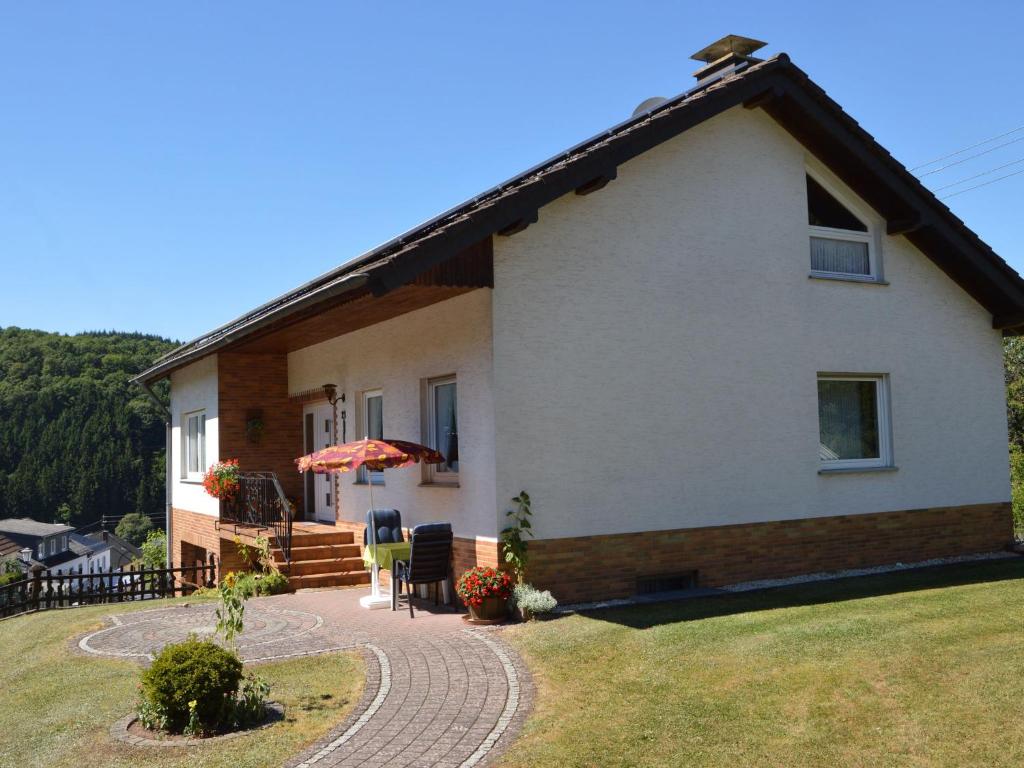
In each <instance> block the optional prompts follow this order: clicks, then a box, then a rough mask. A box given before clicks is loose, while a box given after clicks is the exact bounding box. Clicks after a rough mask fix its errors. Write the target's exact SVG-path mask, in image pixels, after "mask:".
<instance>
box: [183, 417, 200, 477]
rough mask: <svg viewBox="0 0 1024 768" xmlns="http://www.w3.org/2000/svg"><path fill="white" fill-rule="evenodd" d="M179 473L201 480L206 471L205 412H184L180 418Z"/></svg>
mask: <svg viewBox="0 0 1024 768" xmlns="http://www.w3.org/2000/svg"><path fill="white" fill-rule="evenodd" d="M182 432H183V438H182V443H183V445H182V452H181V475H182V477H185V478H187V479H189V480H201V479H202V477H203V473H204V472H205V471H206V412H205V411H195V412H193V413H186V414H185V415H184V417H183V418H182Z"/></svg>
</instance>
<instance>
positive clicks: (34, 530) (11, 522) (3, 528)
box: [0, 517, 75, 536]
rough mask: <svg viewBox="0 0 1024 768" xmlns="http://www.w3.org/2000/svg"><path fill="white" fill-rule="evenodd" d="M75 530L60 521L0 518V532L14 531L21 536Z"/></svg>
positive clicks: (47, 534)
mask: <svg viewBox="0 0 1024 768" xmlns="http://www.w3.org/2000/svg"><path fill="white" fill-rule="evenodd" d="M73 530H75V529H74V528H72V527H71V526H70V525H64V524H62V523H40V522H39V521H38V520H33V519H31V518H29V517H8V518H6V519H5V520H0V533H14V534H20V535H22V536H52V535H53V534H55V533H67V532H68V531H73Z"/></svg>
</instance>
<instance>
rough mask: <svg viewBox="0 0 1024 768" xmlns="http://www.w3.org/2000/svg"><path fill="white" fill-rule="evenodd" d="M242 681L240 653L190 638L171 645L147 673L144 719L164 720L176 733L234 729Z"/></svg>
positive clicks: (143, 682) (152, 720)
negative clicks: (232, 727)
mask: <svg viewBox="0 0 1024 768" xmlns="http://www.w3.org/2000/svg"><path fill="white" fill-rule="evenodd" d="M241 679H242V662H241V660H240V659H239V658H238V656H237V654H234V653H231V652H230V651H227V650H225V649H223V648H221V647H220V646H219V645H217V644H216V643H214V642H211V641H209V640H198V639H196V638H195V637H190V638H188V639H187V640H185V641H184V642H182V643H174V644H172V645H168V646H166V647H165V648H164V649H163V650H162V651H161V652H160V653H159V655H157V657H156V659H154V660H153V664H152V666H150V668H149V669H147V670H146V671H145V672H143V673H142V696H143V704H142V706H141V707H140V709H139V718H140V720H143V724H146V720H148V721H149V723H159V724H162V727H163V729H165V730H168V731H170V732H171V733H183V732H185V730H186V729H190V730H193V731H194V732H197V733H213V732H215V731H217V730H218V729H221V728H228V727H231V726H232V725H233V721H234V710H235V694H236V693H237V692H238V684H239V682H240V681H241ZM193 702H194V703H193ZM143 718H145V719H143ZM149 727H151V726H149Z"/></svg>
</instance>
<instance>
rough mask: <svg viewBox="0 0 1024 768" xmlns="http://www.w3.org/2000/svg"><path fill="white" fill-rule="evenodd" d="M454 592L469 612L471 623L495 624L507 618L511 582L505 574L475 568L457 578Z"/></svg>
mask: <svg viewBox="0 0 1024 768" xmlns="http://www.w3.org/2000/svg"><path fill="white" fill-rule="evenodd" d="M455 592H456V594H458V596H459V598H460V599H461V600H462V602H464V603H465V604H466V606H467V607H468V608H469V621H470V622H471V623H480V624H484V623H487V624H491V623H497V622H500V621H504V620H505V618H506V617H507V616H508V601H509V598H510V597H511V596H512V578H511V577H510V576H509V575H508V574H507V573H506V572H505V571H499V570H498V569H497V568H490V567H485V566H480V565H478V566H477V567H475V568H470V569H469V570H468V571H466V572H465V573H463V574H462V576H460V577H459V580H458V582H457V583H456V585H455Z"/></svg>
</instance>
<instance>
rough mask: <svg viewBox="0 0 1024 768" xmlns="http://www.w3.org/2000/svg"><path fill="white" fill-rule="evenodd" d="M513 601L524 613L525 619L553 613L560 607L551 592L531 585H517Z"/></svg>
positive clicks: (513, 592) (513, 593)
mask: <svg viewBox="0 0 1024 768" xmlns="http://www.w3.org/2000/svg"><path fill="white" fill-rule="evenodd" d="M512 600H513V601H514V602H515V605H516V607H517V608H518V609H519V610H520V611H521V612H522V614H523V618H524V619H532V618H533V617H534V616H540V615H541V614H544V613H551V611H553V610H555V608H557V607H558V601H557V600H555V598H554V597H553V596H552V594H551V592H549V591H548V590H546V589H545V590H544V591H543V592H542V591H540V590H539V589H535V588H534V587H532V586H531V585H529V584H516V587H515V589H514V590H513V591H512Z"/></svg>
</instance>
